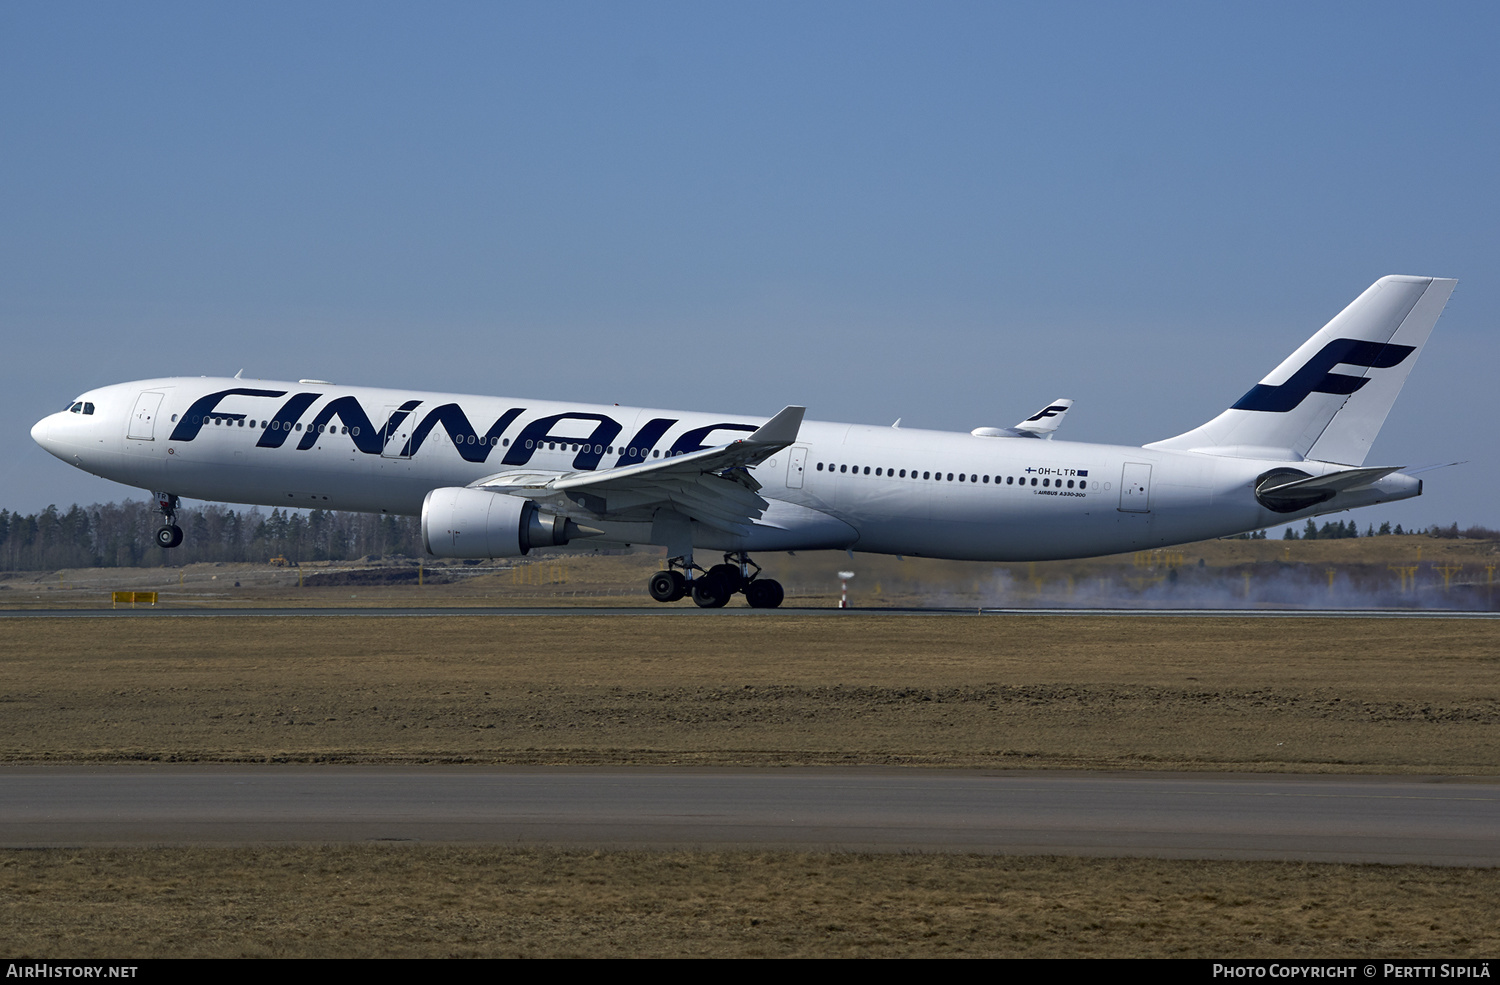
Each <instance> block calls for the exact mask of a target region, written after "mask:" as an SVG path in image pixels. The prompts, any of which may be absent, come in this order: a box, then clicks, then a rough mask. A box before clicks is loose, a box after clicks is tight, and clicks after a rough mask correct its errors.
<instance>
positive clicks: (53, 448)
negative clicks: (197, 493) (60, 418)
mask: <svg viewBox="0 0 1500 985" xmlns="http://www.w3.org/2000/svg"><path fill="white" fill-rule="evenodd" d="M56 417H57V415H56V414H48V415H47V416H46V417H44V418H42V419H41V420H40V421H37V422H36V423H35V424H33V425H32V426H31V440H32V441H35V442H36V443H37V444H39V445H41V446H42V447H43V448H45V449H47V451H49V452H51V453H52V454H53V455H56V456H57V457H58V458H62V457H63V452H62V448H61V446H60V445H59V444H58V441H57V439H56V438H55V437H53V432H54V431H55V429H56V423H57V422H56V420H55V418H56Z"/></svg>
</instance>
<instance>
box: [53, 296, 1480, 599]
mask: <svg viewBox="0 0 1500 985" xmlns="http://www.w3.org/2000/svg"><path fill="white" fill-rule="evenodd" d="M1453 287H1454V281H1451V280H1442V279H1437V278H1431V277H1396V276H1392V277H1383V278H1381V279H1380V280H1379V281H1377V282H1376V283H1375V284H1374V285H1372V286H1371V287H1370V288H1369V289H1368V290H1367V291H1365V292H1364V293H1363V294H1361V295H1360V296H1359V297H1358V298H1357V299H1356V300H1355V301H1354V302H1353V303H1352V304H1350V305H1349V307H1347V308H1345V309H1344V311H1342V312H1341V313H1340V314H1339V315H1338V316H1337V317H1335V318H1334V319H1333V320H1332V321H1330V322H1329V323H1328V325H1327V326H1325V327H1324V328H1323V329H1322V331H1320V332H1318V333H1317V334H1315V335H1314V336H1313V337H1312V338H1310V339H1309V340H1308V341H1307V342H1306V343H1304V344H1303V345H1302V346H1301V347H1300V348H1298V350H1297V351H1296V352H1294V353H1293V354H1292V355H1291V356H1289V357H1288V358H1287V359H1286V360H1285V361H1283V362H1282V364H1281V365H1280V366H1278V367H1277V368H1276V369H1274V370H1273V371H1272V372H1271V373H1270V374H1269V375H1267V376H1266V377H1265V378H1263V379H1262V380H1261V381H1260V382H1259V383H1258V384H1256V385H1255V386H1254V387H1252V388H1251V389H1250V391H1249V392H1248V393H1246V394H1245V396H1244V397H1242V398H1240V400H1239V401H1237V402H1236V403H1235V404H1234V405H1232V406H1231V407H1230V408H1229V409H1227V410H1225V411H1224V412H1223V413H1222V414H1220V415H1219V416H1218V417H1216V418H1214V419H1213V420H1211V421H1209V422H1208V423H1206V424H1204V425H1202V426H1201V427H1198V428H1195V429H1193V430H1192V431H1188V432H1186V433H1185V434H1181V435H1178V436H1177V437H1175V438H1169V439H1166V440H1164V441H1158V442H1154V443H1152V444H1148V445H1145V446H1144V447H1139V448H1137V447H1127V446H1115V445H1097V444H1085V443H1078V442H1067V441H1057V440H1052V439H1053V438H1054V435H1055V432H1056V430H1057V428H1058V427H1059V425H1060V424H1061V423H1062V421H1063V419H1064V417H1065V415H1066V414H1067V412H1068V409H1069V408H1070V407H1071V406H1072V403H1073V402H1072V401H1071V400H1069V399H1066V398H1059V399H1057V400H1053V401H1051V402H1049V403H1048V404H1046V405H1045V406H1044V407H1043V409H1042V410H1041V411H1039V412H1037V413H1036V414H1033V415H1032V416H1030V417H1028V418H1025V419H1024V420H1022V421H1021V423H1019V424H1017V425H1015V426H1014V427H1010V428H996V427H981V428H976V429H975V430H974V431H972V432H970V433H968V434H959V433H949V432H936V431H921V430H915V429H911V428H902V427H900V426H899V422H897V424H898V426H893V427H870V426H864V425H856V424H833V423H824V422H818V421H804V420H803V410H802V408H801V407H787V408H784V409H783V410H782V411H780V412H779V413H777V414H775V415H774V416H772V417H770V418H764V417H756V416H753V415H740V414H703V413H693V412H685V411H666V410H657V409H651V408H623V407H616V406H605V405H581V404H567V403H558V402H554V401H543V400H516V399H510V398H498V397H484V396H465V395H458V394H447V393H426V392H418V391H409V390H390V389H373V388H367V387H352V386H340V385H335V384H331V383H326V382H321V381H313V380H303V381H300V382H296V383H289V382H288V383H283V382H272V381H255V382H251V381H246V380H240V379H238V378H236V379H206V378H199V377H193V378H171V379H157V380H141V381H137V382H133V383H120V384H115V385H113V386H106V387H101V388H99V389H96V390H91V391H89V392H88V393H85V394H83V395H81V396H79V397H78V398H77V399H76V400H75V401H72V402H71V403H70V404H69V406H68V408H67V409H66V410H64V411H62V412H59V413H56V414H52V415H49V416H48V417H45V418H43V419H42V420H41V421H40V422H38V423H37V425H36V426H35V427H34V428H33V429H32V436H33V437H34V438H35V439H36V441H37V442H38V443H39V444H41V445H42V446H43V447H44V448H46V449H47V450H48V451H49V452H51V453H52V454H53V455H55V456H57V457H58V458H60V459H62V460H63V461H65V462H68V463H69V464H71V465H75V466H77V467H79V468H82V469H85V470H87V471H89V472H92V473H94V474H96V475H101V476H104V477H106V478H110V479H114V480H116V481H119V482H124V483H127V484H129V485H134V486H139V487H142V488H146V489H150V490H152V491H153V492H154V493H155V494H156V496H157V499H158V501H159V502H160V504H161V510H162V513H163V514H164V516H165V521H166V522H165V523H164V524H163V526H162V528H161V530H160V531H158V535H157V540H158V543H159V544H161V545H162V546H163V547H173V546H176V545H177V544H178V543H180V542H181V539H182V532H181V530H180V529H179V528H178V527H177V525H176V524H175V522H174V514H175V510H176V507H177V503H178V499H179V497H181V496H190V497H194V498H198V499H209V500H220V501H226V502H236V503H259V504H263V505H268V506H292V507H313V506H318V507H325V508H333V509H347V510H364V511H370V512H383V513H398V514H409V515H419V516H420V517H421V518H422V535H423V539H424V542H425V544H426V547H427V550H428V551H429V552H431V553H432V554H434V555H437V556H442V557H470V558H474V557H504V556H512V555H519V554H525V553H526V552H528V551H529V550H530V549H531V548H533V547H547V546H557V545H562V544H568V543H573V542H583V543H588V544H590V545H594V544H656V545H660V546H663V547H665V548H667V554H668V563H667V567H666V568H665V569H663V570H662V571H659V572H657V574H656V575H655V576H653V577H652V579H651V581H650V585H649V589H650V592H651V594H652V596H653V597H654V598H656V599H658V600H660V601H675V600H676V599H680V598H682V597H683V596H684V595H686V594H689V593H690V594H691V595H692V597H693V600H694V601H695V602H697V603H698V604H699V605H702V606H719V605H723V604H725V603H726V602H727V601H728V600H729V599H730V598H731V597H732V596H733V595H734V594H736V593H741V592H742V593H744V595H745V597H746V600H747V601H748V602H749V604H751V605H752V606H775V605H779V604H780V603H781V600H782V590H781V586H779V585H778V584H776V582H774V581H772V580H770V579H768V578H762V577H758V572H759V568H758V567H757V566H756V565H755V563H754V562H753V561H752V560H751V559H750V552H752V551H767V550H775V551H783V550H817V549H826V548H839V549H845V548H847V549H853V550H861V551H872V552H878V553H887V554H911V555H916V556H926V557H947V558H960V559H975V560H996V561H1007V560H1043V559H1050V558H1069V557H1086V556H1091V555H1097V554H1108V553H1115V552H1119V551H1125V550H1135V549H1143V548H1150V547H1159V546H1164V545H1168V544H1174V543H1184V542H1187V541H1192V540H1198V539H1202V538H1205V537H1213V536H1223V535H1226V534H1232V533H1237V532H1240V531H1245V530H1254V529H1258V528H1261V527H1265V526H1269V525H1271V524H1274V523H1283V522H1286V521H1287V520H1292V519H1297V518H1300V517H1303V516H1312V515H1315V514H1319V513H1326V512H1332V511H1336V510H1344V509H1350V508H1353V507H1358V506H1367V505H1370V504H1373V503H1382V502H1390V501H1392V500H1398V499H1405V498H1407V497H1410V496H1416V495H1419V494H1420V492H1421V488H1422V485H1421V482H1420V481H1418V480H1417V479H1415V478H1413V477H1412V476H1410V475H1405V474H1403V473H1402V472H1401V471H1400V468H1401V467H1400V466H1378V467H1366V466H1365V465H1364V461H1365V457H1366V455H1367V453H1368V451H1369V447H1370V444H1371V442H1373V441H1374V439H1375V436H1376V434H1377V433H1378V432H1379V430H1380V427H1381V425H1382V424H1383V423H1384V421H1385V418H1386V415H1387V414H1388V413H1389V412H1390V409H1391V406H1392V404H1393V403H1394V402H1395V399H1396V396H1397V394H1398V393H1399V392H1400V390H1401V386H1402V384H1403V383H1404V382H1405V380H1406V376H1407V374H1408V373H1409V372H1410V371H1411V368H1412V366H1413V365H1414V364H1415V363H1416V358H1417V355H1418V354H1419V353H1420V351H1421V348H1422V346H1423V345H1424V344H1425V343H1426V341H1427V337H1428V335H1429V333H1430V332H1431V330H1432V327H1433V325H1434V324H1435V323H1436V322H1437V319H1438V316H1439V315H1440V314H1441V313H1442V310H1443V306H1444V305H1445V304H1446V303H1447V300H1448V297H1449V295H1450V294H1451V293H1452V291H1453ZM704 551H707V552H713V553H722V554H723V562H722V563H719V564H714V565H712V566H711V567H707V568H705V567H702V566H700V565H699V564H698V563H697V562H696V561H695V557H696V553H695V552H704Z"/></svg>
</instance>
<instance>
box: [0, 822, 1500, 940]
mask: <svg viewBox="0 0 1500 985" xmlns="http://www.w3.org/2000/svg"><path fill="white" fill-rule="evenodd" d="M1497 899H1500V871H1497V870H1477V871H1476V870H1462V869H1424V868H1418V867H1405V866H1398V867H1381V866H1369V867H1350V866H1337V865H1299V864H1290V863H1288V864H1276V863H1239V862H1167V861H1156V860H1149V859H1066V858H1042V859H1026V858H1001V857H991V856H961V855H937V856H869V855H836V854H792V853H786V854H763V853H751V852H714V853H692V854H687V853H665V852H595V853H588V852H562V851H545V850H543V851H512V850H507V849H494V848H441V847H374V846H354V847H344V848H253V849H252V848H245V849H227V848H226V849H170V850H166V849H164V850H157V851H141V850H87V851H78V850H50V851H42V852H10V853H3V854H0V926H4V927H5V928H6V932H5V937H4V944H5V950H6V952H7V953H8V954H9V955H11V956H12V957H14V958H20V957H23V956H47V955H67V956H69V957H78V958H88V957H94V956H101V957H111V958H133V957H236V956H249V957H374V956H401V957H441V956H465V957H468V956H474V957H506V956H523V957H575V956H576V957H626V956H628V957H679V956H712V957H779V956H802V957H846V956H847V957H921V956H942V955H951V956H968V957H1073V956H1083V957H1096V956H1098V957H1102V956H1110V957H1349V958H1358V959H1364V960H1367V959H1370V958H1379V957H1472V956H1487V955H1493V954H1495V953H1497V951H1500V930H1497V927H1500V922H1497V921H1496V920H1495V913H1496V902H1497Z"/></svg>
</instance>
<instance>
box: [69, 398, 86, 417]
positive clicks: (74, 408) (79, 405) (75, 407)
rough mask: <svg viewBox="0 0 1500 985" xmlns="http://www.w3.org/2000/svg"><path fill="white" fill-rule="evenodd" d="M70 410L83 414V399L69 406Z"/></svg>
mask: <svg viewBox="0 0 1500 985" xmlns="http://www.w3.org/2000/svg"><path fill="white" fill-rule="evenodd" d="M68 410H70V411H72V412H73V413H75V414H82V413H83V401H82V400H80V401H78V402H77V403H75V404H73V405H72V406H71V407H69V408H68Z"/></svg>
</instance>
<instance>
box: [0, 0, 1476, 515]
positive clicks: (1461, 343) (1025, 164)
mask: <svg viewBox="0 0 1500 985" xmlns="http://www.w3.org/2000/svg"><path fill="white" fill-rule="evenodd" d="M1497 27H1500V8H1496V7H1495V6H1494V5H1492V4H1479V3H1474V4H1435V5H1428V6H1421V7H1414V6H1412V5H1409V4H1407V5H1396V4H1389V5H1383V4H1378V3H1349V4H1307V3H1299V4H1272V3H1255V4H1244V5H1232V4H1202V3H1184V4H1170V3H1137V4H1122V3H1097V4H1096V3H1047V4H1026V5H1013V6H1012V5H1004V4H999V3H973V4H969V3H939V4H915V3H905V4H894V3H875V2H868V0H866V2H859V3H847V4H845V3H795V4H790V3H789V4H777V3H763V2H758V3H753V4H751V3H744V4H736V3H708V2H695V3H682V4H671V3H618V2H614V3H560V2H549V3H536V4H507V3H496V2H488V3H473V4H468V3H448V4H443V3H426V4H420V5H418V4H380V3H372V2H360V3H347V4H345V3H318V4H303V3H299V4H276V3H256V4H242V5H231V4H201V3H193V4H188V3H184V4H170V3H136V4H117V3H29V2H21V0H12V2H9V3H6V4H4V5H0V338H3V343H4V346H5V352H6V356H7V358H6V359H5V360H4V363H3V367H4V368H3V369H0V373H3V374H4V376H3V378H4V380H5V383H6V386H5V387H4V393H3V397H0V422H3V425H4V426H3V427H0V452H3V453H4V455H5V458H6V460H7V461H8V462H10V463H11V466H10V467H7V468H6V469H5V470H4V472H3V477H0V506H6V507H9V508H12V509H22V510H26V511H31V510H35V509H39V508H40V507H42V506H44V505H46V504H47V503H49V502H57V503H59V504H67V503H71V502H74V501H79V502H84V503H87V502H91V501H95V500H101V501H102V500H110V499H120V498H124V497H125V496H128V495H132V492H131V491H130V490H127V489H125V488H124V487H121V486H117V485H114V484H112V483H108V482H105V481H104V480H98V479H93V478H91V477H89V476H86V475H84V474H82V473H79V472H77V471H75V470H72V469H69V468H67V467H66V466H64V465H63V464H62V463H60V462H57V461H56V460H54V459H52V458H51V457H50V456H48V455H47V454H46V453H44V452H42V451H41V449H39V448H37V447H35V446H34V445H33V444H32V443H31V441H30V438H29V436H28V433H27V432H28V430H29V428H30V425H31V424H32V423H33V422H34V421H35V420H36V419H37V418H39V417H41V416H42V415H43V414H45V413H48V412H50V411H52V410H55V409H58V408H60V407H62V406H63V405H64V403H65V402H66V401H67V400H69V399H70V398H72V397H73V396H74V395H75V394H77V393H79V392H81V391H82V390H84V389H86V388H88V387H92V386H96V385H100V384H104V383H111V382H119V381H122V380H128V379H137V378H144V377H150V376H157V375H200V374H210V375H219V374H224V375H227V374H232V373H234V372H235V371H236V370H239V369H244V370H245V374H246V375H247V376H252V377H262V378H283V379H285V378H291V379H296V378H299V377H314V378H319V379H329V380H335V381H339V382H346V383H350V384H371V385H390V386H405V387H412V388H423V389H435V390H452V391H458V392H478V393H500V394H510V395H516V396H529V397H555V398H559V399H568V398H576V399H579V400H589V401H600V402H619V403H626V404H630V403H637V404H651V405H656V406H667V407H679V408H685V409H703V410H708V409H720V410H725V411H741V412H746V413H762V414H770V413H773V412H774V411H775V410H777V409H778V408H780V407H781V406H782V405H784V404H787V403H802V404H806V405H807V406H808V408H809V415H810V416H811V417H814V418H817V419H824V420H853V421H860V422H868V423H888V422H890V421H891V420H894V419H895V418H897V417H901V418H903V419H904V421H905V423H907V424H908V425H911V426H920V427H936V428H951V429H954V430H968V429H970V428H972V427H975V426H978V425H999V426H1006V425H1010V424H1013V423H1014V422H1015V421H1017V420H1019V419H1020V418H1021V417H1022V416H1024V415H1026V414H1028V413H1030V412H1031V411H1033V410H1035V409H1036V408H1037V407H1039V406H1041V405H1042V404H1043V403H1044V402H1045V401H1047V400H1049V399H1051V398H1054V397H1058V396H1070V397H1073V398H1074V399H1076V400H1077V401H1078V404H1077V406H1076V407H1075V409H1074V411H1073V413H1072V414H1070V415H1069V418H1068V421H1067V424H1066V426H1065V431H1064V433H1063V435H1062V436H1063V437H1071V438H1074V439H1078V440H1092V441H1106V442H1121V443H1132V444H1139V443H1142V442H1146V441H1151V440H1154V439H1158V438H1162V437H1166V436H1169V435H1172V434H1176V433H1178V432H1180V431H1183V430H1186V429H1188V428H1190V427H1193V426H1195V425H1197V424H1199V423H1201V422H1202V421H1204V420H1207V419H1208V418H1210V417H1212V416H1214V415H1215V414H1217V413H1218V412H1219V411H1220V410H1222V409H1223V408H1224V407H1226V406H1228V404H1230V403H1232V402H1233V401H1234V400H1235V399H1237V398H1238V397H1239V396H1240V395H1241V394H1242V393H1243V392H1244V391H1245V390H1247V389H1248V388H1249V387H1250V385H1251V384H1253V383H1254V382H1256V381H1257V380H1258V379H1260V377H1261V376H1263V375H1264V374H1265V373H1266V372H1267V371H1268V370H1270V369H1271V368H1272V367H1274V366H1275V365H1276V364H1277V363H1279V362H1280V361H1281V359H1282V358H1284V357H1285V356H1286V355H1287V354H1288V353H1290V352H1291V351H1292V350H1293V349H1294V348H1295V347H1296V346H1297V345H1298V344H1300V343H1301V342H1302V341H1303V340H1304V339H1305V338H1306V337H1307V336H1309V335H1310V334H1312V332H1313V331H1315V330H1316V329H1317V328H1319V327H1320V326H1321V325H1322V324H1323V322H1325V321H1326V320H1327V319H1328V318H1330V317H1331V316H1332V315H1334V314H1335V313H1337V311H1338V310H1339V309H1340V308H1342V307H1343V306H1344V305H1345V304H1347V303H1348V302H1349V301H1351V300H1353V298H1354V297H1355V296H1357V295H1358V294H1359V292H1360V291H1362V290H1363V289H1364V288H1365V287H1367V286H1368V285H1369V284H1370V283H1371V282H1373V281H1374V280H1375V279H1376V278H1377V277H1379V276H1381V275H1382V274H1387V273H1414V274H1434V275H1439V276H1447V277H1457V278H1458V279H1459V280H1460V284H1459V287H1458V291H1457V293H1456V294H1455V296H1454V299H1453V301H1452V302H1451V303H1450V305H1449V307H1448V311H1447V313H1446V314H1445V315H1444V317H1443V319H1442V320H1441V321H1440V322H1439V324H1438V328H1437V331H1436V332H1435V333H1434V335H1433V340H1432V342H1431V343H1430V344H1429V346H1428V348H1427V350H1426V351H1425V353H1424V355H1423V357H1422V360H1421V362H1420V363H1419V364H1418V365H1417V367H1416V369H1415V370H1414V371H1413V374H1412V377H1411V380H1410V381H1409V383H1408V385H1407V388H1406V391H1405V393H1404V394H1403V397H1402V399H1401V401H1400V402H1398V403H1397V405H1396V409H1395V412H1394V413H1393V414H1392V416H1391V419H1390V421H1389V422H1388V423H1387V425H1386V429H1385V431H1384V432H1382V435H1381V438H1380V440H1379V442H1377V444H1376V446H1375V449H1374V452H1373V453H1372V455H1371V458H1370V464H1411V465H1417V464H1428V463H1435V462H1445V461H1454V460H1458V459H1468V460H1470V464H1468V465H1465V466H1463V467H1461V468H1457V469H1448V470H1444V471H1441V472H1436V473H1432V474H1431V475H1430V476H1428V477H1427V478H1428V481H1427V484H1426V485H1427V494H1426V495H1424V496H1423V497H1422V498H1421V499H1418V500H1415V501H1410V502H1406V503H1401V504H1396V505H1394V506H1391V507H1389V508H1386V507H1377V508H1374V509H1372V510H1366V511H1363V512H1360V513H1356V514H1353V515H1354V516H1355V517H1356V518H1357V519H1358V521H1359V522H1360V525H1361V526H1362V527H1363V526H1364V524H1365V523H1367V522H1370V521H1373V522H1375V523H1377V524H1378V523H1379V522H1380V520H1382V519H1390V520H1391V521H1392V522H1402V523H1406V524H1418V525H1426V524H1428V523H1445V524H1446V523H1449V522H1452V521H1454V520H1458V521H1460V522H1462V523H1466V524H1467V523H1485V524H1487V525H1489V526H1500V503H1497V499H1496V496H1495V494H1494V490H1495V489H1496V488H1497V484H1500V462H1497V455H1496V451H1497V444H1500V443H1497V440H1496V437H1495V429H1494V426H1493V423H1492V421H1493V419H1494V418H1495V417H1496V416H1497V415H1496V413H1495V410H1494V405H1495V400H1496V397H1495V389H1496V387H1495V376H1496V367H1497V356H1500V345H1497V342H1496V334H1495V332H1494V328H1493V326H1494V324H1495V321H1496V315H1497V313H1500V276H1497V270H1500V264H1497V260H1500V256H1497V252H1500V251H1497V230H1500V208H1497V204H1500V202H1497V198H1500V185H1497V181H1496V164H1495V162H1497V161H1500V146H1497V144H1500V140H1497V137H1500V103H1497V96H1500V85H1497V81H1500V68H1497V60H1496V59H1495V58H1494V57H1493V45H1494V39H1495V38H1496V37H1497V36H1500V31H1497Z"/></svg>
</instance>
